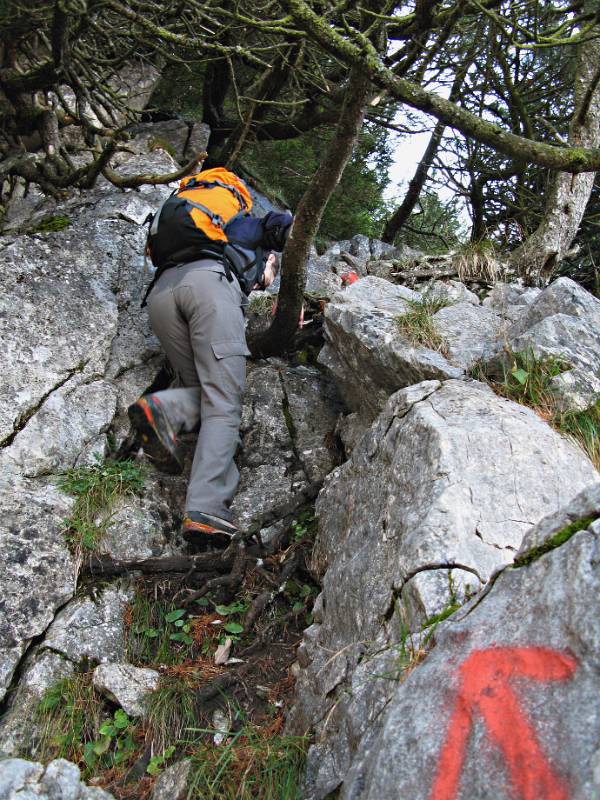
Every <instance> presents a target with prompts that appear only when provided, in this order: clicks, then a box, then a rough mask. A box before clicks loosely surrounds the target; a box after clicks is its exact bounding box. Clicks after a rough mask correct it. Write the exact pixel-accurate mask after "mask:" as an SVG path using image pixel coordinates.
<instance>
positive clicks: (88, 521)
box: [58, 461, 144, 552]
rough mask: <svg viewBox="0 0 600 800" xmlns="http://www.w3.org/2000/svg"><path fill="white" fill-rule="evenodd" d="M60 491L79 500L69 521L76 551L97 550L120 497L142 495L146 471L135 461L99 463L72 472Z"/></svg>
mask: <svg viewBox="0 0 600 800" xmlns="http://www.w3.org/2000/svg"><path fill="white" fill-rule="evenodd" d="M58 486H59V488H60V489H61V490H62V491H63V492H66V493H67V494H70V495H72V496H73V497H75V498H76V500H75V505H74V506H73V510H72V512H71V516H70V517H68V518H67V519H65V521H64V523H65V529H66V531H67V542H68V543H69V544H70V546H71V548H72V549H73V551H74V552H81V551H83V550H94V549H95V548H96V547H97V545H98V542H99V541H100V539H101V538H102V536H103V535H104V533H105V532H106V529H107V528H108V526H109V524H110V519H111V508H112V506H113V505H114V503H115V501H116V500H117V499H118V498H119V497H124V496H126V495H134V494H139V493H140V492H141V490H142V489H143V486H144V474H143V472H142V469H141V468H140V467H139V466H138V465H137V464H134V463H133V462H132V461H104V462H101V461H98V463H96V464H94V465H92V466H91V467H79V468H77V469H72V470H69V472H67V473H66V474H65V475H63V476H61V478H60V479H59V481H58Z"/></svg>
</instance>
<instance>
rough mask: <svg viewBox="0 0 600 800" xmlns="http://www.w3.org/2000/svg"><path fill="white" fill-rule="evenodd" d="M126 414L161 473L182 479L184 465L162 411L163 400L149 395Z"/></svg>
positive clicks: (169, 424) (132, 406)
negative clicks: (180, 476)
mask: <svg viewBox="0 0 600 800" xmlns="http://www.w3.org/2000/svg"><path fill="white" fill-rule="evenodd" d="M127 414H128V415H129V419H130V421H131V424H132V426H133V427H134V429H135V430H136V431H137V433H138V434H139V436H140V440H141V441H140V443H141V446H142V448H143V449H144V453H146V455H147V456H148V458H149V459H150V460H151V461H152V462H153V464H154V465H155V466H156V468H157V469H159V470H161V472H167V473H169V474H170V475H179V474H180V473H181V471H182V469H183V462H182V458H181V455H180V453H179V446H178V444H177V437H176V436H175V433H174V432H173V428H172V427H171V423H170V422H169V420H168V418H167V415H166V414H165V412H164V411H163V409H162V407H161V404H160V400H159V399H158V398H157V397H155V396H154V395H151V394H148V395H145V396H144V397H140V399H139V400H138V401H137V402H136V403H133V405H130V406H129V408H128V409H127Z"/></svg>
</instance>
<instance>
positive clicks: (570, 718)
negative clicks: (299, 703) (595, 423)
mask: <svg viewBox="0 0 600 800" xmlns="http://www.w3.org/2000/svg"><path fill="white" fill-rule="evenodd" d="M581 513H583V515H584V516H583V518H582V517H580V516H579V514H581ZM566 519H568V520H571V522H570V524H569V525H568V526H567V527H565V524H564V523H565V520H566ZM529 540H531V541H533V542H535V543H536V544H537V546H536V547H535V548H533V549H531V548H530V543H529ZM599 590H600V486H598V485H597V486H596V487H595V488H594V489H592V490H589V491H588V492H586V494H585V495H583V496H581V497H579V498H577V499H576V501H575V502H574V504H573V506H572V507H567V509H565V511H563V512H562V513H557V514H553V515H551V516H550V517H548V518H546V519H545V520H544V522H543V523H541V524H540V525H539V526H538V528H537V529H536V530H535V531H533V532H532V533H530V534H528V536H527V537H526V541H525V542H524V546H523V549H522V551H521V552H520V553H519V557H518V559H517V561H516V563H515V568H507V569H505V570H504V571H503V572H502V573H501V574H500V575H499V577H498V578H497V579H496V581H495V583H494V585H493V586H492V587H491V589H490V591H489V592H488V593H487V594H486V595H485V596H483V597H480V598H477V599H475V600H473V601H471V603H470V604H469V605H468V606H466V607H465V608H464V609H461V611H459V612H458V613H456V614H455V615H454V616H451V617H450V618H449V619H448V620H447V621H446V622H445V623H443V624H442V625H441V626H440V627H439V628H438V630H437V631H436V633H435V641H436V644H435V647H434V649H433V651H432V652H431V653H430V654H429V655H428V656H427V658H426V659H425V661H424V663H423V664H421V665H420V666H416V667H415V668H414V669H413V670H412V672H411V671H410V669H407V670H405V672H404V675H402V674H399V675H398V674H397V676H396V677H397V678H398V680H397V682H394V683H393V688H392V692H391V697H390V700H389V703H388V705H387V707H386V708H385V710H383V709H382V713H381V714H380V717H379V719H378V720H377V723H376V724H375V725H374V726H373V728H372V729H371V731H370V734H369V736H367V737H365V738H363V739H362V740H361V742H360V743H359V744H358V747H357V749H356V752H355V753H353V754H352V767H351V769H350V770H349V772H348V773H347V775H346V777H345V779H344V782H343V784H342V787H341V791H340V794H339V797H340V798H342V800H348V799H349V798H352V800H379V798H382V797H410V798H411V800H442V798H444V800H446V799H447V800H487V798H490V797H494V798H497V799H498V800H512V798H515V797H518V798H532V800H533V798H536V800H537V798H542V797H543V798H556V800H567V799H569V800H591V799H592V798H596V797H599V796H600V770H599V767H600V760H599V751H598V718H599V717H600V698H599V695H598V691H597V689H598V684H597V674H598V670H599V668H600V620H599V617H598V614H597V597H598V592H599ZM371 667H372V673H371V675H372V677H371V683H378V680H377V666H376V665H373V664H371ZM406 675H408V677H406ZM403 677H406V680H404V682H402V679H403ZM415 709H418V712H417V713H415ZM334 724H335V723H334ZM311 769H312V770H313V771H314V772H317V769H318V768H317V764H316V762H315V760H314V758H313V759H311ZM311 796H319V795H315V794H313V795H311Z"/></svg>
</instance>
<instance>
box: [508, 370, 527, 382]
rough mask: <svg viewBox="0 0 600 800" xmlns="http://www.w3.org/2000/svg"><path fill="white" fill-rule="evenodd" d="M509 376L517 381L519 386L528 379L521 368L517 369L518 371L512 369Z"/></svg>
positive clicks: (525, 372)
mask: <svg viewBox="0 0 600 800" xmlns="http://www.w3.org/2000/svg"><path fill="white" fill-rule="evenodd" d="M511 375H512V376H513V378H515V380H517V381H519V383H520V384H521V386H524V385H525V383H526V382H527V378H528V377H529V373H528V372H527V371H526V370H524V369H523V367H519V368H518V369H513V371H512V372H511Z"/></svg>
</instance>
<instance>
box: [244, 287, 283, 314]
mask: <svg viewBox="0 0 600 800" xmlns="http://www.w3.org/2000/svg"><path fill="white" fill-rule="evenodd" d="M276 302H277V295H273V294H269V292H261V293H260V294H259V295H256V296H255V297H253V298H252V300H251V301H250V305H249V306H248V313H249V314H254V315H256V316H257V317H270V316H272V314H273V308H274V307H275V303H276Z"/></svg>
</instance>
